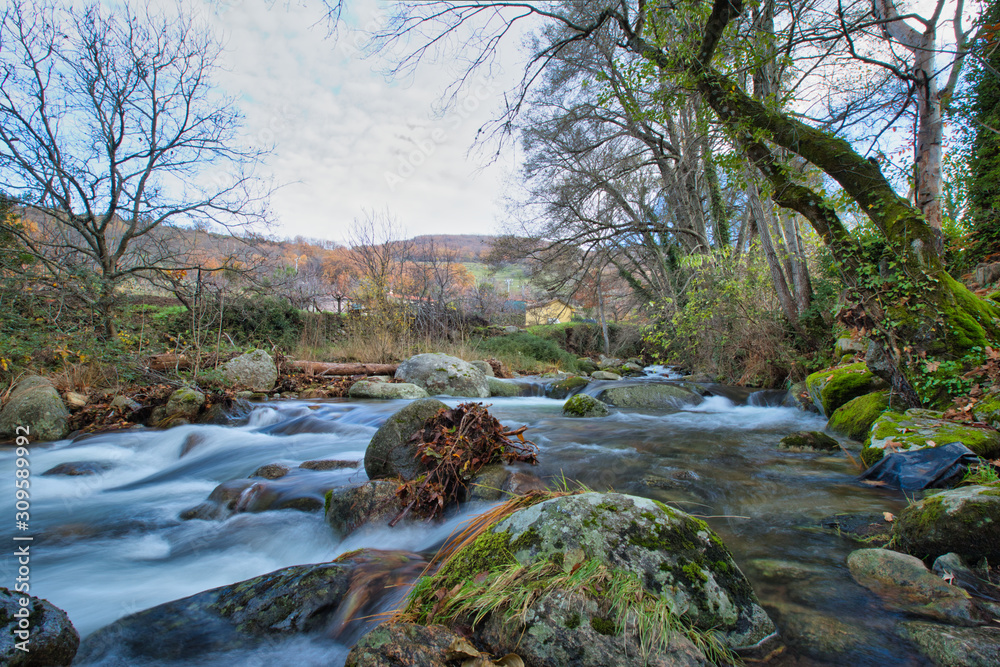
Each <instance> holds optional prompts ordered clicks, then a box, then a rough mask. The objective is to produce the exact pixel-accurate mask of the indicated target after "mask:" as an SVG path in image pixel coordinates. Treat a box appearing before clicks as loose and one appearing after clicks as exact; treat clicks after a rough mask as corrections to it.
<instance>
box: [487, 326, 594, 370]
mask: <svg viewBox="0 0 1000 667" xmlns="http://www.w3.org/2000/svg"><path fill="white" fill-rule="evenodd" d="M479 347H480V349H481V350H483V351H484V352H487V353H490V354H492V355H493V356H496V357H506V358H508V359H511V358H513V359H521V360H522V361H521V362H520V363H519V362H517V361H514V362H513V364H511V365H513V366H517V367H519V368H525V367H526V366H531V365H536V364H539V363H541V364H543V365H544V364H550V365H555V366H559V367H560V368H562V369H563V370H568V371H575V370H576V369H577V363H576V357H575V356H574V355H572V354H570V353H569V352H567V351H566V350H563V349H562V348H560V347H559V346H558V345H556V343H555V342H554V341H551V340H546V339H544V338H541V337H540V336H536V335H534V334H530V333H527V332H524V331H522V332H519V333H516V334H510V335H508V336H497V337H495V338H487V339H486V340H484V341H483V342H482V343H481V344H480V346H479Z"/></svg>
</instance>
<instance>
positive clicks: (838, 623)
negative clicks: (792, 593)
mask: <svg viewBox="0 0 1000 667" xmlns="http://www.w3.org/2000/svg"><path fill="white" fill-rule="evenodd" d="M774 611H775V622H776V623H777V624H778V627H780V628H781V638H782V640H784V641H785V642H786V643H788V645H789V646H791V647H793V648H794V649H795V651H796V653H802V654H805V655H808V656H810V657H813V658H816V659H818V660H822V661H824V664H839V665H851V664H856V662H855V661H856V660H857V659H858V658H862V659H863V657H864V656H865V655H866V654H867V653H869V651H870V649H871V647H872V646H874V645H877V644H878V643H879V642H880V641H882V637H880V636H879V633H878V632H877V631H875V630H872V629H870V628H866V627H864V626H863V625H860V624H859V625H854V624H851V623H850V622H849V619H841V618H837V617H835V616H832V615H830V614H824V613H823V612H820V611H817V610H815V609H811V608H809V607H805V606H802V605H798V604H794V603H788V602H780V603H777V604H775V605H774ZM826 661H829V662H826Z"/></svg>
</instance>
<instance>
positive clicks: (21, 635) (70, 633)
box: [0, 543, 80, 667]
mask: <svg viewBox="0 0 1000 667" xmlns="http://www.w3.org/2000/svg"><path fill="white" fill-rule="evenodd" d="M15 545H17V543H15ZM14 550H15V551H16V547H15V548H14ZM11 562H14V559H13V558H12V559H11ZM11 576H12V577H13V575H11ZM22 600H24V601H26V602H27V604H25V605H22V604H21V601H22ZM22 621H25V622H26V624H27V625H28V627H27V628H24V627H22ZM19 645H20V647H19ZM79 645H80V635H79V633H77V631H76V628H74V627H73V624H72V623H70V620H69V616H67V615H66V612H64V611H63V610H62V609H59V608H58V607H55V606H53V605H52V603H50V602H49V601H48V600H42V599H40V598H36V597H34V596H31V595H28V594H26V593H18V592H16V591H12V590H10V589H7V588H0V664H3V665H9V666H10V667H57V666H61V665H68V664H70V663H72V662H73V656H75V655H76V650H77V647H78V646H79ZM21 649H27V650H26V651H25V650H21Z"/></svg>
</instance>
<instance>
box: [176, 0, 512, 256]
mask: <svg viewBox="0 0 1000 667" xmlns="http://www.w3.org/2000/svg"><path fill="white" fill-rule="evenodd" d="M192 1H197V0H192ZM205 2H206V4H205V5H203V9H202V12H203V13H204V15H205V17H206V18H207V19H208V20H209V22H210V23H212V24H213V25H214V26H215V28H216V29H217V30H218V31H219V32H220V34H221V36H222V38H223V40H224V41H225V43H226V53H225V57H224V60H225V62H224V65H225V68H226V71H224V72H221V73H220V74H219V76H218V77H217V80H218V82H219V84H220V85H222V86H223V87H224V88H225V89H226V90H227V91H228V92H229V93H230V94H232V95H234V96H237V97H238V98H239V99H240V100H241V105H242V108H243V110H244V113H245V115H246V121H247V131H248V133H249V136H250V139H251V141H253V142H257V143H259V144H261V145H267V144H273V145H274V153H273V155H272V156H271V157H270V159H269V161H268V170H269V171H270V172H271V173H272V174H273V176H274V178H275V180H276V181H277V182H278V183H283V184H285V185H284V187H282V188H281V189H280V191H279V192H278V193H277V194H276V195H275V197H274V198H273V200H272V206H273V209H274V212H275V215H276V218H277V221H278V223H277V226H276V227H275V228H274V229H273V230H272V233H273V234H275V235H277V236H283V237H292V236H296V235H300V234H301V235H304V236H308V237H317V238H329V239H334V240H338V241H343V240H344V236H345V230H346V229H347V227H348V226H349V225H350V223H351V221H352V220H353V219H354V218H356V217H360V216H362V215H363V214H364V211H365V210H373V209H374V210H380V211H381V210H388V211H390V212H391V213H392V214H393V215H394V216H395V217H396V218H397V219H398V220H399V222H400V223H401V224H402V225H403V227H404V228H405V230H406V232H407V233H408V234H409V235H416V234H427V233H452V234H463V233H464V234H489V233H496V232H497V231H498V222H499V221H500V220H501V218H502V217H503V215H504V214H503V207H502V204H501V201H500V200H501V196H502V193H503V191H504V188H505V183H506V182H507V181H508V180H509V179H511V178H512V177H514V176H515V175H516V173H515V172H516V164H517V156H516V151H515V149H514V148H513V147H508V148H507V149H506V150H504V151H503V152H502V154H501V158H500V159H499V160H497V161H493V162H492V163H491V161H490V159H489V158H490V156H492V155H493V154H494V153H495V152H496V145H495V144H490V145H488V146H486V147H485V148H484V149H483V150H479V151H477V150H473V151H472V153H470V149H473V146H474V143H475V138H476V133H477V130H479V128H480V127H481V126H482V125H483V124H484V123H485V122H486V121H487V120H489V118H490V117H491V114H495V113H496V111H497V109H498V107H499V104H500V103H501V101H502V99H503V93H504V92H505V91H506V90H507V89H508V88H510V87H511V85H512V84H513V83H515V82H516V80H517V75H518V73H519V71H518V69H519V68H518V67H517V62H516V57H517V56H516V54H517V50H518V49H517V44H516V43H515V42H510V43H509V44H508V45H507V46H508V47H510V48H508V49H507V52H508V53H509V56H508V61H509V64H508V66H507V67H506V68H505V70H504V71H502V72H500V73H499V75H497V76H495V77H494V78H492V79H483V78H480V79H477V80H475V81H474V82H473V83H472V84H471V85H470V86H467V87H466V88H465V89H464V90H463V92H462V93H460V95H459V97H458V99H457V102H456V104H455V105H453V106H452V107H451V108H449V109H447V110H445V111H444V112H443V113H442V112H441V109H440V107H441V102H442V95H443V93H444V90H445V88H446V87H447V86H448V84H450V83H451V82H452V81H453V80H454V76H455V68H454V66H449V61H445V62H438V63H427V64H425V65H422V66H421V67H420V68H419V69H418V70H417V71H416V72H415V75H414V76H413V77H411V78H409V79H402V80H400V79H391V78H387V77H386V76H385V71H386V70H387V68H388V67H389V66H390V64H391V59H390V58H389V57H386V56H384V55H383V56H375V57H368V58H366V57H364V55H363V54H362V53H361V52H360V51H359V49H358V48H357V45H358V44H361V43H362V42H363V36H362V34H361V31H358V30H355V29H356V28H361V27H364V26H371V25H372V24H373V22H377V21H378V20H379V17H380V12H382V11H385V10H386V9H388V8H389V7H390V5H389V3H386V2H380V1H379V0H350V2H348V3H347V4H348V6H349V10H350V13H351V15H350V16H346V15H345V21H346V23H344V24H342V26H341V29H340V32H339V36H338V38H337V39H336V40H334V39H331V38H329V37H328V30H327V24H326V23H325V22H324V14H323V10H322V5H321V4H320V3H319V2H309V3H308V4H307V6H300V5H298V4H295V3H294V1H290V2H288V3H282V2H280V1H272V0H205ZM451 62H452V63H453V61H451Z"/></svg>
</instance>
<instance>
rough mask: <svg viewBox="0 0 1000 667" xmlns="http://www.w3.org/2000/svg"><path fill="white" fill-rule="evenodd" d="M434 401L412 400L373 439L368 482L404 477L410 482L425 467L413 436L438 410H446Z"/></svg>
mask: <svg viewBox="0 0 1000 667" xmlns="http://www.w3.org/2000/svg"><path fill="white" fill-rule="evenodd" d="M447 407H448V406H446V405H445V404H444V403H442V402H441V401H439V400H437V399H434V398H422V399H419V400H416V401H413V402H412V403H410V404H409V405H407V406H406V407H404V408H403V409H401V410H399V411H397V412H396V413H395V414H393V415H392V416H391V417H389V419H388V420H386V422H385V423H384V424H382V426H381V427H380V428H379V430H378V431H376V432H375V435H374V436H372V439H371V442H370V443H369V444H368V448H367V449H366V450H365V472H366V473H367V474H368V478H369V479H382V478H385V477H402V478H403V479H406V480H410V479H413V478H415V477H416V476H417V475H419V474H420V473H421V472H424V470H425V468H424V467H423V466H422V465H421V464H420V462H419V461H417V460H416V458H415V456H416V447H415V446H414V445H411V444H409V440H410V437H411V436H413V434H414V433H416V432H417V431H419V430H420V429H421V428H423V426H424V422H426V421H427V420H428V419H430V418H431V417H433V416H434V415H436V414H437V413H438V411H440V410H442V409H444V408H447Z"/></svg>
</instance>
